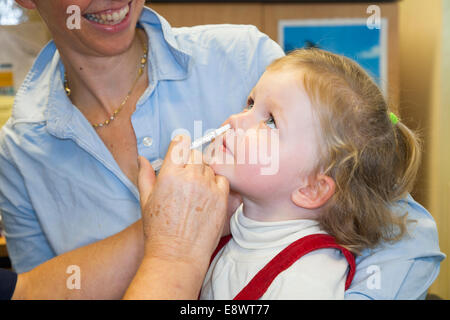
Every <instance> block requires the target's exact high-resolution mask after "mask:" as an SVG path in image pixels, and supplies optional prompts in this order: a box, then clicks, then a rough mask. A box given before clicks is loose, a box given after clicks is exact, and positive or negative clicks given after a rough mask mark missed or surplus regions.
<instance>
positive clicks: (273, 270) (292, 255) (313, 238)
mask: <svg viewBox="0 0 450 320" xmlns="http://www.w3.org/2000/svg"><path fill="white" fill-rule="evenodd" d="M230 239H231V236H226V237H223V238H222V239H221V240H220V242H219V245H218V246H217V248H216V250H215V251H214V254H213V256H212V258H211V262H212V260H214V257H215V256H216V255H217V253H218V252H219V251H220V250H221V249H222V248H223V247H224V246H225V245H226V244H227V243H228V241H229V240H230ZM326 248H334V249H338V250H340V251H341V252H342V254H343V255H344V257H345V258H346V259H347V262H348V264H349V266H350V270H349V272H348V274H347V280H346V282H345V290H347V289H348V288H349V287H350V284H351V283H352V280H353V276H354V275H355V269H356V265H355V257H354V256H353V254H352V253H351V252H350V251H348V250H347V249H345V248H344V247H341V246H340V245H338V244H337V243H336V241H335V240H334V238H333V237H332V236H330V235H327V234H312V235H309V236H306V237H303V238H301V239H299V240H297V241H295V242H293V243H292V244H290V245H289V246H287V247H286V248H285V249H284V250H283V251H281V252H280V253H278V254H277V255H276V256H275V257H274V258H273V259H272V260H271V261H270V262H269V263H268V264H266V266H265V267H264V268H263V269H261V270H260V271H259V272H258V273H257V274H256V275H255V277H253V279H252V280H251V281H250V282H249V283H248V284H247V285H246V286H245V288H244V289H242V290H241V292H239V294H238V295H237V296H236V297H235V298H234V300H258V299H259V298H261V297H262V296H263V295H264V293H265V292H266V291H267V289H268V288H269V286H270V285H271V284H272V282H273V280H275V278H276V277H277V276H278V275H279V274H280V273H281V272H283V271H284V270H286V269H287V268H289V267H290V266H291V265H292V264H293V263H294V262H296V261H297V260H298V259H300V258H301V257H303V256H304V255H305V254H308V253H310V252H312V251H314V250H319V249H326Z"/></svg>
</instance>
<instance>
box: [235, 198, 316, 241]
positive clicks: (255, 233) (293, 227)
mask: <svg viewBox="0 0 450 320" xmlns="http://www.w3.org/2000/svg"><path fill="white" fill-rule="evenodd" d="M230 229H231V234H232V235H233V240H234V241H235V242H236V243H237V244H238V245H239V246H240V247H241V248H244V249H271V248H278V247H280V246H285V245H288V244H290V243H292V242H294V241H296V240H298V239H300V238H303V237H305V236H307V235H310V234H316V233H325V232H324V231H322V230H321V229H320V227H319V223H318V222H317V221H314V220H307V219H298V220H284V221H270V222H262V221H256V220H253V219H250V218H247V217H246V216H245V215H244V212H243V205H241V206H240V207H239V209H238V210H237V211H236V212H235V214H234V215H233V216H232V218H231V220H230Z"/></svg>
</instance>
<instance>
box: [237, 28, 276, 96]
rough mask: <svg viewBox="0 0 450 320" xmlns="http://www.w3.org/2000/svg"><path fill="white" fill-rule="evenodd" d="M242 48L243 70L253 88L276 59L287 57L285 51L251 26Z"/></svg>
mask: <svg viewBox="0 0 450 320" xmlns="http://www.w3.org/2000/svg"><path fill="white" fill-rule="evenodd" d="M243 43H244V44H245V45H242V46H241V47H240V48H241V50H242V52H241V54H240V57H241V59H242V61H241V65H242V70H243V71H244V73H245V78H246V79H247V81H248V86H249V87H250V88H253V87H254V86H255V84H256V83H257V82H258V80H259V78H260V77H261V76H262V74H263V73H264V71H265V70H266V68H267V67H268V66H269V65H270V64H271V63H272V62H273V61H274V60H276V59H278V58H281V57H283V56H284V55H285V53H284V51H283V49H281V47H280V46H279V45H278V43H276V42H275V41H274V40H272V39H271V38H269V36H267V35H266V34H264V33H262V32H260V31H259V30H258V28H256V27H255V26H250V27H249V29H248V32H247V33H246V38H245V39H243ZM249 93H250V92H249Z"/></svg>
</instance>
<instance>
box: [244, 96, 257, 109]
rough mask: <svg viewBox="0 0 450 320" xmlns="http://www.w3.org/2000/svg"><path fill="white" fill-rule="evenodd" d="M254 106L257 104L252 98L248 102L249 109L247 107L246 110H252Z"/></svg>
mask: <svg viewBox="0 0 450 320" xmlns="http://www.w3.org/2000/svg"><path fill="white" fill-rule="evenodd" d="M254 104H255V102H254V101H253V99H252V98H249V99H248V100H247V107H246V108H245V109H246V110H250V109H251V108H253V106H254Z"/></svg>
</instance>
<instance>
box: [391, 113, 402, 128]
mask: <svg viewBox="0 0 450 320" xmlns="http://www.w3.org/2000/svg"><path fill="white" fill-rule="evenodd" d="M389 118H391V122H392V124H393V125H394V126H395V125H396V124H397V123H398V122H399V121H400V120H398V118H397V116H396V115H395V114H394V113H393V112H391V113H389Z"/></svg>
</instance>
